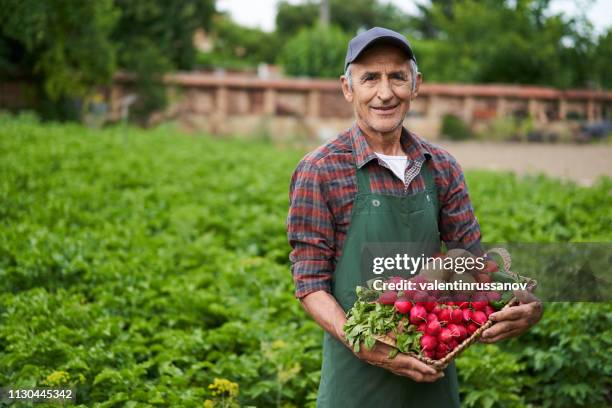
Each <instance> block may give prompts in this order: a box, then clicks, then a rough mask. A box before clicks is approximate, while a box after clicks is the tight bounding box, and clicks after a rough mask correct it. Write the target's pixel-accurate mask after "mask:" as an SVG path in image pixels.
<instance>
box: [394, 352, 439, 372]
mask: <svg viewBox="0 0 612 408" xmlns="http://www.w3.org/2000/svg"><path fill="white" fill-rule="evenodd" d="M398 357H400V359H399V360H398V363H399V364H401V365H402V366H403V367H405V368H407V369H409V370H414V371H418V372H420V373H422V374H424V375H434V374H437V373H438V371H437V370H436V369H435V368H433V367H430V366H428V365H427V364H425V363H423V362H422V361H419V360H417V359H416V358H414V357H410V356H406V355H398V356H397V357H395V358H398Z"/></svg>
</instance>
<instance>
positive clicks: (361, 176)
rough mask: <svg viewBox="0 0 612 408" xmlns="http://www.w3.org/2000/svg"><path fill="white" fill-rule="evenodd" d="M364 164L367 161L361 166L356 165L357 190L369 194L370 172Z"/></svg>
mask: <svg viewBox="0 0 612 408" xmlns="http://www.w3.org/2000/svg"><path fill="white" fill-rule="evenodd" d="M366 166H367V163H366V164H365V165H363V166H362V167H361V168H358V167H357V192H358V193H365V194H370V193H371V192H372V191H371V190H370V172H369V171H368V168H367V167H366Z"/></svg>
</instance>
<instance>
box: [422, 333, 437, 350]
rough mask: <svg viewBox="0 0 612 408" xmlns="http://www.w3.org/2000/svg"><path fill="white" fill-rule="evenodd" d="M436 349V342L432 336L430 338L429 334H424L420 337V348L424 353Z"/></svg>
mask: <svg viewBox="0 0 612 408" xmlns="http://www.w3.org/2000/svg"><path fill="white" fill-rule="evenodd" d="M436 347H438V340H436V338H435V337H434V336H430V335H429V334H425V335H424V336H423V337H421V348H422V349H423V350H425V351H427V350H432V351H434V350H435V349H436Z"/></svg>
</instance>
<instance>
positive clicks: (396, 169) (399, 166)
mask: <svg viewBox="0 0 612 408" xmlns="http://www.w3.org/2000/svg"><path fill="white" fill-rule="evenodd" d="M374 153H376V152H374ZM376 156H378V157H379V158H380V159H381V160H382V161H384V162H385V163H387V166H389V168H390V169H391V171H393V174H395V175H396V176H397V178H399V179H400V180H402V182H403V181H404V175H405V174H406V167H407V166H408V157H406V156H405V155H404V156H388V155H386V154H381V153H376Z"/></svg>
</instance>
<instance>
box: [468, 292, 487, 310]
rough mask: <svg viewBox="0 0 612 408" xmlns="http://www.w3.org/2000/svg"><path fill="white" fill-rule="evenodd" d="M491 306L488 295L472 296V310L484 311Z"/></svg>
mask: <svg viewBox="0 0 612 408" xmlns="http://www.w3.org/2000/svg"><path fill="white" fill-rule="evenodd" d="M488 304H489V299H488V298H487V295H486V294H484V293H475V294H474V296H472V309H474V310H484V308H485V307H486V306H487V305H488Z"/></svg>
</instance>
